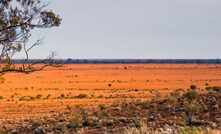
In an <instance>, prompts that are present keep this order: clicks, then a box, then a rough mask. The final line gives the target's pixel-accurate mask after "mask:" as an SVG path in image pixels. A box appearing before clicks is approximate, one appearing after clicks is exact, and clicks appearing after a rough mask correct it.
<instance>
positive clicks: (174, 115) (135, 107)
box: [1, 85, 221, 134]
mask: <svg viewBox="0 0 221 134" xmlns="http://www.w3.org/2000/svg"><path fill="white" fill-rule="evenodd" d="M51 112H53V111H51ZM1 124H2V127H1V133H14V134H16V133H19V134H20V133H36V134H44V133H104V132H105V133H116V132H119V133H120V132H123V133H128V132H127V131H130V132H131V131H136V132H138V133H142V132H145V133H148V132H149V133H151V132H156V131H157V132H161V133H168V134H169V133H182V132H183V131H189V130H188V128H190V129H192V128H193V126H194V128H197V130H202V129H205V131H207V130H208V128H210V129H216V130H221V87H207V88H206V89H203V90H202V89H197V88H196V86H194V85H192V86H191V89H189V90H188V91H184V90H182V89H177V90H175V91H174V92H172V93H170V94H169V95H167V96H166V97H163V98H161V97H160V95H156V96H155V97H153V98H152V100H151V101H142V100H134V101H130V102H128V101H127V100H122V101H120V102H116V103H114V104H112V105H99V106H98V107H87V108H85V107H83V106H81V105H77V106H75V107H70V106H68V105H67V108H66V110H64V111H62V112H60V113H53V115H52V116H45V117H43V118H37V119H36V118H35V119H34V118H27V119H13V120H12V119H8V120H7V119H5V120H3V121H2V123H1ZM131 128H133V129H131ZM193 130H194V129H193ZM191 131H192V130H191Z"/></svg>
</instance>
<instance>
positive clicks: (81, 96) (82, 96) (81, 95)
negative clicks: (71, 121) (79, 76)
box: [76, 94, 87, 99]
mask: <svg viewBox="0 0 221 134" xmlns="http://www.w3.org/2000/svg"><path fill="white" fill-rule="evenodd" d="M86 97H87V95H86V94H79V95H78V96H76V98H80V99H82V98H86Z"/></svg>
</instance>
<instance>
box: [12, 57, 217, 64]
mask: <svg viewBox="0 0 221 134" xmlns="http://www.w3.org/2000/svg"><path fill="white" fill-rule="evenodd" d="M38 60H39V61H40V60H41V59H30V60H29V63H34V62H37V61H38ZM55 61H56V60H55ZM13 62H14V63H22V62H23V60H19V59H17V60H13ZM57 62H60V63H63V64H138V63H140V64H151V63H152V64H154V63H164V64H190V63H194V64H221V59H70V58H68V59H57Z"/></svg>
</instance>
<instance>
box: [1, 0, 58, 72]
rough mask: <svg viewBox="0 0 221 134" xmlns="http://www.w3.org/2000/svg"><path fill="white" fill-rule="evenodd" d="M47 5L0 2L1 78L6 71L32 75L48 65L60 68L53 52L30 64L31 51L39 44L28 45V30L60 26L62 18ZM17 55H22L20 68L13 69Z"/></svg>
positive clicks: (29, 1)
mask: <svg viewBox="0 0 221 134" xmlns="http://www.w3.org/2000/svg"><path fill="white" fill-rule="evenodd" d="M47 6H48V4H46V3H43V2H42V1H41V0H0V62H1V65H0V75H3V74H5V73H7V72H21V73H31V72H35V71H40V70H42V69H43V68H45V67H47V66H55V67H57V66H60V64H57V63H55V62H54V60H53V58H54V56H55V54H54V53H52V54H51V55H50V56H49V57H48V58H46V59H44V60H42V61H38V62H35V63H31V64H29V57H30V50H31V49H33V48H34V47H36V46H38V45H40V44H41V43H42V40H41V39H39V40H37V41H36V43H34V44H32V45H28V41H29V39H30V37H31V31H33V30H34V29H37V28H40V29H42V28H51V27H57V26H59V25H60V23H61V18H60V17H59V16H58V15H56V14H55V13H53V11H51V10H48V9H46V7H47ZM16 53H23V54H25V59H24V62H23V64H22V66H16V65H15V64H14V63H13V61H12V58H13V56H14V55H15V54H16ZM40 63H41V65H39V64H40Z"/></svg>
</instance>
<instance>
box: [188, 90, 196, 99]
mask: <svg viewBox="0 0 221 134" xmlns="http://www.w3.org/2000/svg"><path fill="white" fill-rule="evenodd" d="M185 96H186V97H187V98H188V99H190V100H194V99H197V97H198V96H199V95H198V92H197V91H195V90H191V91H189V92H187V93H186V94H185Z"/></svg>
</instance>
